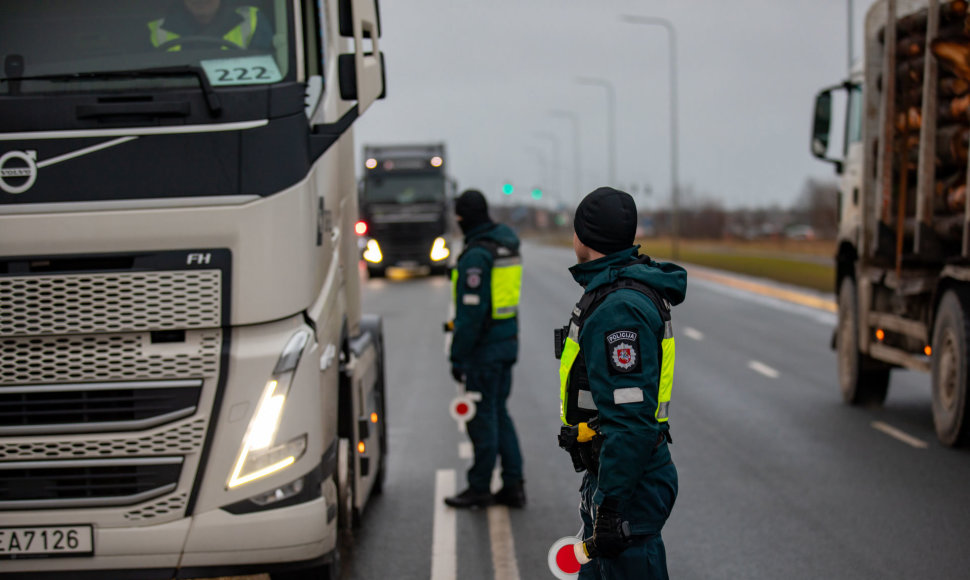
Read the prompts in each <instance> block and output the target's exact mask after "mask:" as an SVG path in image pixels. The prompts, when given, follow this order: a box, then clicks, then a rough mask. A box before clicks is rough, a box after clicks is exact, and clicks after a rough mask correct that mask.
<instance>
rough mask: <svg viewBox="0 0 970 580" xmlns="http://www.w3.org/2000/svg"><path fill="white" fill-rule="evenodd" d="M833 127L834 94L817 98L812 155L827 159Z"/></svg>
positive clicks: (828, 93)
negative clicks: (830, 132) (830, 133)
mask: <svg viewBox="0 0 970 580" xmlns="http://www.w3.org/2000/svg"><path fill="white" fill-rule="evenodd" d="M831 127H832V92H831V91H825V92H823V93H819V94H818V96H816V97H815V122H814V123H813V124H812V155H814V156H815V157H818V158H819V159H826V157H825V155H826V153H828V151H829V131H830V130H831Z"/></svg>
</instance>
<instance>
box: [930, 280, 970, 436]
mask: <svg viewBox="0 0 970 580" xmlns="http://www.w3.org/2000/svg"><path fill="white" fill-rule="evenodd" d="M968 314H970V308H968V298H967V296H966V295H965V294H963V293H959V294H958V293H957V292H956V291H954V290H948V291H947V292H946V293H944V294H943V299H942V300H940V307H939V309H938V310H937V312H936V324H934V328H933V343H932V347H933V356H932V376H933V425H934V426H935V427H936V436H937V437H938V438H939V440H940V441H941V442H942V443H943V444H944V445H948V446H950V447H956V446H960V445H965V444H967V443H968V442H970V420H968V415H970V408H968V407H970V398H968V397H967V390H968V381H970V373H968V370H967V367H968V364H970V361H968V357H970V343H968V340H967V339H968V336H970V322H968V320H967V315H968Z"/></svg>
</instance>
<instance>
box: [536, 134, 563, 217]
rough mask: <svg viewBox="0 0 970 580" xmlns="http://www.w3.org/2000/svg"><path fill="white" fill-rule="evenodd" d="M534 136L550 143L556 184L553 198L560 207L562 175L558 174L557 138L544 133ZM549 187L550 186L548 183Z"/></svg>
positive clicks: (561, 200) (559, 167)
mask: <svg viewBox="0 0 970 580" xmlns="http://www.w3.org/2000/svg"><path fill="white" fill-rule="evenodd" d="M535 136H536V137H538V138H540V139H545V140H547V141H549V142H550V143H552V174H553V176H555V182H556V185H555V187H556V189H555V192H556V195H555V197H556V199H557V200H558V201H559V203H560V205H561V204H562V203H563V199H562V174H561V173H560V169H561V167H562V165H560V163H559V137H556V136H555V135H554V134H552V133H549V132H546V131H542V132H539V133H536V134H535ZM550 181H552V179H550ZM550 185H552V184H551V183H550Z"/></svg>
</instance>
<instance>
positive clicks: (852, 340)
mask: <svg viewBox="0 0 970 580" xmlns="http://www.w3.org/2000/svg"><path fill="white" fill-rule="evenodd" d="M836 348H837V349H838V350H837V352H838V365H839V387H840V388H841V390H842V400H844V401H845V402H846V403H848V404H850V405H881V404H882V403H883V402H884V401H885V400H886V393H887V392H888V390H889V371H890V369H889V368H888V367H885V366H882V364H881V363H879V362H877V361H875V360H873V359H872V358H870V357H869V356H866V355H864V354H862V353H861V352H859V298H858V296H857V295H856V285H855V280H853V279H852V278H850V277H848V276H847V277H845V278H844V279H843V280H842V284H841V286H840V287H839V328H838V334H837V335H836Z"/></svg>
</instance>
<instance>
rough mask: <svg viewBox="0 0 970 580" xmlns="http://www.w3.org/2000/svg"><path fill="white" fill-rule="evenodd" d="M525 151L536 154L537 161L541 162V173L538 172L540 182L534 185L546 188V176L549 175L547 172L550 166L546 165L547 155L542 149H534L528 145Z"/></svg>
mask: <svg viewBox="0 0 970 580" xmlns="http://www.w3.org/2000/svg"><path fill="white" fill-rule="evenodd" d="M525 149H526V150H527V151H529V152H530V153H533V154H535V156H536V159H537V160H538V161H539V172H538V173H539V180H538V183H537V184H534V185H538V186H539V187H540V188H542V187H544V184H545V183H546V175H547V173H548V171H547V169H548V165H547V163H546V155H545V153H543V151H542V149H539V148H538V147H533V146H531V145H527V146H526V147H525Z"/></svg>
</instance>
